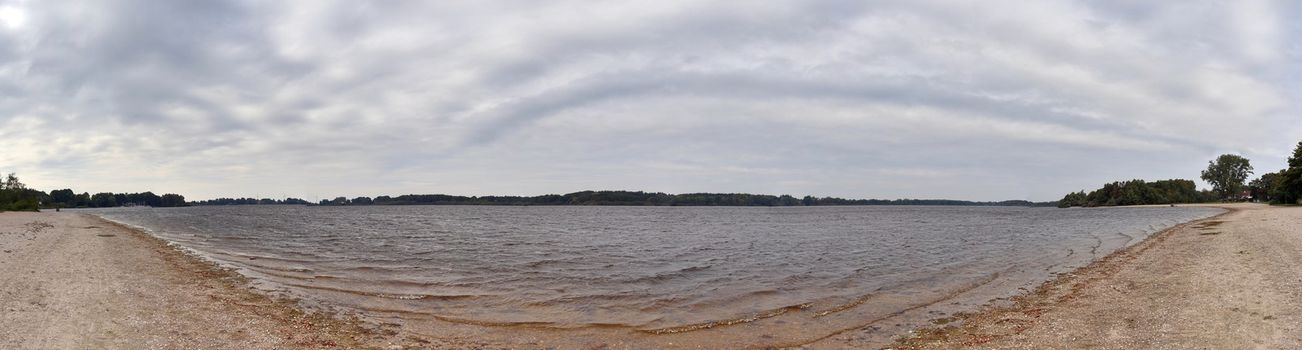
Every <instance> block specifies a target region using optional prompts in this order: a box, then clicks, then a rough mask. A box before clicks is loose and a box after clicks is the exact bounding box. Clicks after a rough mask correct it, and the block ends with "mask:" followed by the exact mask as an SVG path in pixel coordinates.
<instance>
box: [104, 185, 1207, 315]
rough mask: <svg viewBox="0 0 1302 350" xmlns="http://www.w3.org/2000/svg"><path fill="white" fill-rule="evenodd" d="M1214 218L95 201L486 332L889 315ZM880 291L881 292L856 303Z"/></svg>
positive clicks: (1026, 211)
mask: <svg viewBox="0 0 1302 350" xmlns="http://www.w3.org/2000/svg"><path fill="white" fill-rule="evenodd" d="M1219 212H1220V210H1219V209H1210V208H1184V207H1181V208H1165V207H1163V208H1120V209H1055V208H1007V207H886V206H873V207H791V208H762V207H745V208H733V207H727V208H714V207H708V208H706V207H541V206H535V207H493V206H374V207H305V206H236V207H193V208H172V209H162V208H159V209H149V208H123V209H111V210H97V211H94V213H96V214H98V215H101V216H103V217H105V218H108V219H111V220H115V221H119V222H122V223H125V224H129V225H135V226H139V227H143V228H145V229H147V230H149V231H151V232H152V233H153V234H155V235H158V236H160V237H162V238H164V239H167V240H170V241H172V242H175V243H177V244H179V245H181V246H184V247H187V248H190V249H192V250H194V251H196V252H198V253H200V254H202V255H204V256H207V257H209V258H212V259H215V260H217V261H219V262H221V263H223V264H226V265H228V266H233V267H236V268H238V269H240V270H241V271H242V272H244V273H246V274H248V275H249V276H252V277H254V278H255V279H257V280H258V281H261V282H262V283H264V284H267V285H272V286H275V287H276V288H282V289H284V290H287V291H291V292H294V293H298V294H300V295H304V296H307V297H309V298H312V299H314V300H318V301H320V302H323V303H327V304H331V305H338V306H343V307H349V308H356V309H359V310H373V311H377V312H390V313H399V314H413V315H424V316H429V317H435V318H438V319H442V320H448V321H454V322H463V323H473V324H484V325H505V324H530V325H535V326H540V327H557V328H582V327H591V326H600V327H612V326H613V327H626V328H632V329H637V330H642V331H647V332H651V333H655V332H677V331H688V330H694V329H698V328H703V327H704V326H710V325H717V324H721V323H728V322H733V320H741V321H746V320H753V319H756V318H763V317H767V316H771V315H774V314H777V313H782V312H784V311H785V310H794V309H799V310H804V311H808V312H809V313H810V315H811V316H810V317H818V316H825V315H830V314H837V313H842V312H848V311H851V310H857V309H877V310H880V311H882V312H886V313H889V312H892V311H891V310H893V309H900V308H906V307H912V306H915V305H917V304H920V303H922V301H911V300H909V299H910V298H916V299H924V298H935V297H934V296H933V295H934V294H936V293H939V292H937V291H942V290H945V291H957V292H960V293H961V292H963V291H965V290H968V289H971V288H972V287H975V286H979V285H984V284H988V283H991V282H995V281H999V282H1001V285H1005V286H1007V287H1005V288H1016V287H1018V286H1027V285H1030V284H1033V283H1036V282H1038V281H1040V280H1043V279H1045V278H1047V277H1048V276H1049V274H1050V273H1053V272H1057V271H1064V270H1066V269H1068V268H1070V267H1075V266H1080V265H1083V264H1085V263H1088V262H1089V261H1091V260H1092V259H1095V258H1097V257H1101V256H1103V255H1106V254H1108V253H1110V252H1112V251H1114V250H1116V249H1118V248H1121V247H1124V246H1126V245H1128V244H1132V243H1134V242H1137V241H1139V240H1141V239H1142V238H1143V237H1145V236H1146V235H1148V234H1150V233H1153V232H1156V231H1158V230H1161V229H1163V228H1166V227H1169V226H1172V225H1175V224H1177V223H1180V222H1184V221H1189V220H1192V219H1196V218H1202V217H1207V216H1211V215H1214V214H1216V213H1219ZM885 292H892V293H895V295H896V296H897V297H896V298H890V299H881V300H877V299H873V298H869V297H868V296H873V295H880V294H882V293H885ZM930 292H936V293H930ZM1007 292H1011V291H1007ZM929 293H930V294H929ZM945 293H949V294H946V295H952V294H953V293H950V292H945ZM945 293H941V294H945ZM915 295H916V297H914V296H915ZM928 302H930V301H928ZM857 312H864V311H863V310H859V311H857ZM711 322H715V323H711ZM820 322H830V321H820Z"/></svg>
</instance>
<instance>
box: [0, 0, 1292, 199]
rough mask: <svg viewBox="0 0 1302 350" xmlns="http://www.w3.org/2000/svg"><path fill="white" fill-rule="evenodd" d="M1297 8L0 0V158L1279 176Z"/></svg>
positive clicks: (172, 185) (683, 183) (740, 179)
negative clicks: (1253, 171) (1219, 161)
mask: <svg viewBox="0 0 1302 350" xmlns="http://www.w3.org/2000/svg"><path fill="white" fill-rule="evenodd" d="M1298 6H1299V5H1295V4H1292V3H1287V2H1271V1H1255V0H1245V1H1236V2H1222V1H1190V2H1179V3H1175V2H1172V3H1166V2H1158V3H1135V2H1132V1H1091V2H1082V1H1037V2H1030V3H1028V2H1025V1H980V2H976V1H973V2H967V1H874V2H869V3H866V2H857V1H817V0H816V1H763V2H755V3H747V4H740V3H737V2H722V1H720V2H710V1H694V2H681V3H680V2H672V1H607V2H598V3H592V2H580V1H568V2H567V1H548V2H536V1H477V2H434V3H430V2H425V1H411V2H406V1H388V2H367V1H310V2H261V1H230V2H214V1H161V0H106V1H97V2H91V3H89V4H88V3H84V2H74V1H13V0H0V170H5V171H18V172H19V173H20V175H22V176H23V177H24V178H25V179H26V180H27V182H29V184H31V185H33V186H36V187H40V188H44V189H52V188H56V187H58V188H62V187H73V188H74V189H77V190H78V191H82V190H85V191H91V192H94V191H143V190H155V191H171V192H181V193H185V194H187V195H188V196H190V197H191V198H207V197H214V196H272V197H283V196H296V197H305V198H318V197H327V196H335V195H349V196H355V195H373V194H405V193H453V194H542V193H563V192H569V191H575V190H583V189H639V190H652V191H666V192H695V191H709V192H733V191H736V192H757V193H774V194H781V193H789V194H795V195H803V194H815V195H835V196H844V197H874V198H896V197H927V198H936V197H944V198H957V199H980V200H993V199H1013V198H1017V199H1033V200H1051V199H1057V197H1059V196H1060V195H1061V194H1062V193H1064V192H1066V191H1070V190H1078V189H1081V188H1086V187H1093V186H1097V185H1098V184H1100V183H1102V182H1105V181H1112V180H1121V179H1129V178H1151V179H1156V178H1169V177H1182V178H1194V177H1196V176H1197V173H1198V170H1199V169H1200V168H1202V167H1203V166H1204V165H1205V162H1206V160H1208V159H1211V158H1212V157H1214V156H1215V155H1216V154H1219V153H1226V152H1232V153H1240V154H1243V155H1245V156H1247V157H1249V158H1250V159H1252V160H1254V161H1255V163H1256V165H1257V168H1258V169H1259V170H1263V171H1268V170H1274V169H1276V168H1279V167H1282V166H1283V157H1284V156H1285V155H1286V153H1287V152H1288V150H1290V149H1291V147H1292V145H1293V144H1295V143H1296V142H1297V141H1298V140H1299V139H1302V117H1300V116H1299V113H1298V112H1299V110H1298V106H1297V104H1296V103H1295V102H1293V101H1297V100H1298V98H1297V97H1298V91H1300V90H1299V88H1302V86H1299V81H1302V80H1299V79H1297V77H1298V75H1299V73H1302V69H1299V68H1300V67H1299V66H1298V64H1297V63H1296V62H1299V60H1298V58H1299V57H1298V56H1299V50H1300V49H1302V46H1299V45H1298V43H1297V42H1295V41H1290V38H1294V37H1298V35H1297V34H1302V28H1299V27H1298V25H1297V24H1294V23H1293V22H1290V21H1286V20H1285V19H1284V18H1282V17H1281V14H1287V13H1297V10H1302V9H1300V8H1297V7H1298ZM1259 172H1261V171H1259Z"/></svg>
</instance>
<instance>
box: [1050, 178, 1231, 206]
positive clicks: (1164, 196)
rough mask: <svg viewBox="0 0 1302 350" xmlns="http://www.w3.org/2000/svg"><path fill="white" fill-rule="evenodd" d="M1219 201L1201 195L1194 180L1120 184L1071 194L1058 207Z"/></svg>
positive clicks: (1203, 194) (1120, 182)
mask: <svg viewBox="0 0 1302 350" xmlns="http://www.w3.org/2000/svg"><path fill="white" fill-rule="evenodd" d="M1217 199H1218V197H1217V195H1216V194H1215V193H1212V192H1210V191H1201V192H1200V191H1198V189H1197V186H1196V185H1195V184H1194V182H1193V181H1192V180H1183V179H1175V180H1161V181H1153V182H1147V181H1144V180H1130V181H1118V182H1113V183H1110V184H1106V185H1103V188H1100V189H1097V190H1094V191H1090V192H1089V193H1088V194H1087V193H1085V191H1080V192H1073V193H1068V194H1067V195H1066V196H1064V197H1063V198H1062V200H1060V201H1058V207H1060V208H1067V207H1110V206H1118V205H1145V204H1180V203H1203V202H1212V201H1216V200H1217Z"/></svg>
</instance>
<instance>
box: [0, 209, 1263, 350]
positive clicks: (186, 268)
mask: <svg viewBox="0 0 1302 350" xmlns="http://www.w3.org/2000/svg"><path fill="white" fill-rule="evenodd" d="M1217 207H1220V208H1224V209H1226V210H1227V211H1226V212H1225V213H1221V214H1217V215H1215V216H1212V217H1209V218H1204V219H1199V220H1194V221H1190V222H1185V223H1181V224H1178V225H1176V226H1173V227H1171V228H1168V229H1165V230H1162V231H1159V232H1157V233H1154V234H1151V235H1149V236H1148V237H1146V238H1145V239H1143V240H1141V241H1139V242H1137V243H1134V244H1131V245H1129V246H1128V247H1126V248H1123V249H1121V250H1118V251H1116V252H1113V253H1111V254H1109V255H1106V256H1104V257H1102V258H1100V259H1098V260H1096V261H1094V262H1091V263H1089V264H1088V265H1085V266H1082V267H1079V268H1076V269H1073V270H1071V271H1070V272H1067V273H1062V274H1059V275H1057V276H1056V277H1053V278H1052V279H1050V280H1048V281H1045V282H1043V283H1041V284H1040V285H1039V287H1038V288H1035V289H1033V290H1031V291H1028V292H1024V293H1019V294H1017V295H1016V296H1013V297H1011V298H1006V299H1004V298H1001V299H1003V300H1000V299H996V300H992V301H991V302H988V303H985V304H983V305H982V306H979V307H978V308H977V310H976V311H971V312H961V313H955V314H953V315H950V316H946V317H941V318H936V317H935V316H936V315H934V314H929V315H931V316H930V317H927V319H928V320H930V322H931V324H933V325H935V326H933V327H924V328H921V329H916V330H915V332H911V333H912V334H913V336H911V337H909V338H907V339H902V340H897V341H896V343H894V344H888V346H893V347H898V348H908V349H923V348H961V347H969V346H974V345H976V346H982V347H988V346H989V344H990V343H991V341H993V339H986V338H984V336H983V335H982V333H980V332H982V331H983V329H980V328H974V327H981V326H988V323H986V322H985V320H996V321H999V320H1002V319H1003V318H997V317H1002V316H1005V315H1007V314H1010V313H1014V312H1020V313H1026V312H1032V313H1034V312H1035V311H1031V310H1035V309H1036V308H1042V307H1043V306H1044V304H1046V303H1054V302H1060V300H1056V299H1055V300H1050V299H1051V297H1053V298H1058V297H1063V298H1076V297H1075V296H1074V293H1076V290H1078V289H1080V288H1084V287H1078V285H1080V284H1081V283H1090V282H1095V281H1096V280H1098V279H1104V278H1110V277H1111V276H1112V275H1114V274H1115V273H1116V271H1115V270H1116V269H1119V268H1121V267H1124V266H1123V265H1126V264H1128V263H1129V262H1130V261H1133V260H1135V259H1136V258H1137V256H1140V255H1143V254H1144V253H1145V252H1147V251H1149V250H1151V249H1154V248H1155V247H1161V246H1162V244H1163V242H1166V241H1167V240H1168V239H1170V238H1171V237H1172V236H1174V235H1176V234H1177V233H1178V232H1185V231H1188V230H1191V229H1192V228H1191V227H1193V226H1196V225H1198V224H1199V223H1203V222H1210V221H1218V220H1220V219H1221V218H1224V217H1227V216H1232V215H1234V214H1236V213H1239V212H1241V211H1242V209H1239V208H1232V207H1223V206H1217ZM45 219H49V220H47V221H56V222H55V225H54V226H56V227H54V228H51V230H57V231H60V232H55V233H56V234H51V235H44V238H50V239H56V240H57V241H65V240H68V239H64V238H63V237H61V236H69V237H71V238H70V239H71V240H81V241H83V242H81V243H94V242H99V243H110V244H109V246H106V247H105V248H108V249H109V250H108V252H111V253H114V254H117V255H130V254H127V253H128V252H131V251H134V252H135V253H136V254H135V255H136V256H135V258H136V259H137V260H139V259H146V260H148V259H153V260H156V261H155V264H152V265H151V266H152V267H151V268H145V269H137V270H132V271H129V272H132V273H134V274H135V275H137V276H136V280H138V281H139V280H148V279H154V280H157V279H162V280H164V282H169V283H164V284H165V285H166V287H170V288H177V289H178V290H177V291H175V292H177V293H180V294H193V295H190V296H189V299H191V300H190V302H196V300H199V301H198V303H200V304H203V303H209V304H211V305H208V306H211V307H209V309H210V310H207V311H206V312H210V313H218V314H221V313H227V314H229V313H236V314H238V315H236V316H241V317H244V318H253V319H257V322H255V323H259V325H257V326H256V327H251V326H250V327H243V328H240V329H237V330H232V329H227V328H228V327H213V326H212V324H209V323H205V322H202V321H206V318H209V317H231V316H232V315H217V316H213V315H192V313H194V310H191V309H193V308H194V307H193V306H192V305H188V304H185V303H178V302H177V301H176V300H171V302H170V303H166V304H163V305H153V306H152V308H153V309H155V310H150V311H159V312H156V313H154V314H151V315H149V317H156V318H160V319H163V320H165V322H171V323H175V324H179V327H181V328H191V329H189V331H183V332H180V333H181V334H187V335H190V336H193V337H196V338H198V339H203V338H205V337H207V338H209V339H210V340H218V341H228V340H229V339H228V338H223V337H230V336H231V333H241V332H245V333H257V332H261V333H262V335H264V336H266V337H265V338H266V339H260V340H259V342H256V343H232V345H230V348H250V347H253V348H267V347H270V348H289V349H307V348H334V347H342V348H393V349H401V348H521V347H523V348H528V347H530V346H542V345H543V344H548V343H551V342H550V341H548V340H547V339H555V338H554V337H565V336H574V335H579V336H585V335H587V336H590V335H591V334H584V333H586V332H582V331H580V332H569V331H560V332H545V331H537V330H529V329H519V330H512V331H500V330H490V331H487V332H481V331H482V330H481V331H474V330H471V331H466V329H464V328H465V327H461V326H446V325H444V326H439V327H435V328H429V327H426V328H420V327H417V328H414V329H409V327H407V326H404V325H400V324H401V323H402V322H389V321H393V320H385V318H384V317H367V319H366V320H363V319H362V318H361V317H359V316H357V315H352V316H351V317H350V316H349V315H350V314H348V313H337V312H332V311H328V310H327V311H318V310H316V309H314V308H309V307H305V306H304V305H302V304H301V303H299V301H298V300H295V299H291V298H286V297H284V296H278V295H276V294H273V293H268V292H267V291H264V290H258V289H254V287H253V283H251V281H250V279H249V278H248V277H245V276H243V275H242V274H240V273H239V272H237V271H235V270H232V269H230V268H227V267H222V266H220V265H218V263H216V262H214V261H211V260H209V259H205V258H204V257H202V256H197V255H195V254H194V253H192V252H187V251H186V250H185V249H184V247H181V246H178V245H176V244H173V243H170V242H168V241H166V240H164V239H162V238H159V237H156V236H153V235H152V234H149V233H148V232H145V231H143V230H141V229H139V228H136V227H131V226H129V225H123V224H121V223H117V222H114V221H111V220H107V219H103V218H99V217H96V216H93V215H89V214H82V213H5V214H3V215H0V245H2V246H4V249H5V250H6V252H5V254H6V255H10V256H9V257H12V254H9V250H10V249H11V248H10V245H11V244H9V243H12V242H9V241H7V239H6V236H7V235H6V234H5V232H4V231H5V229H6V228H8V229H9V230H11V231H12V230H13V228H15V227H18V226H17V225H19V224H22V223H23V222H29V221H41V220H45ZM54 219H58V220H54ZM20 221H21V222H20ZM84 230H88V231H84ZM78 231H84V232H78ZM10 238H12V237H10ZM38 238H40V237H38ZM47 243H50V244H48V245H47V246H46V247H45V248H48V249H54V248H58V246H57V245H54V244H55V243H59V244H65V245H66V243H67V242H47ZM37 252H39V250H38V251H37ZM142 252H143V253H147V254H141V253H142ZM46 253H49V252H46ZM29 255H30V254H29ZM56 255H58V254H56ZM90 258H92V259H86V260H87V261H79V262H80V263H82V264H88V263H91V262H90V261H89V260H94V259H95V258H104V257H102V256H97V255H94V254H92V255H90ZM4 262H5V261H4V260H0V263H4ZM72 263H73V265H71V266H68V267H74V268H75V267H76V266H75V265H76V263H78V262H72ZM20 270H21V269H20ZM1100 271H1104V272H1106V271H1111V272H1110V273H1103V272H1100ZM32 273H35V272H34V271H33V272H32ZM0 277H3V278H5V279H8V278H14V277H18V279H20V281H19V282H23V281H21V280H22V279H24V278H26V279H28V280H30V279H32V278H36V279H43V282H44V283H45V284H52V285H58V284H60V283H66V282H67V281H65V280H59V279H56V280H53V281H49V279H50V278H43V277H30V276H24V275H22V274H5V273H3V272H0ZM65 277H66V278H75V277H77V276H65ZM66 278H65V279H66ZM1082 280H1083V282H1082ZM26 282H33V281H26ZM34 282H38V283H39V282H42V281H34ZM12 284H13V281H10V282H8V283H5V282H3V281H0V287H3V288H0V292H5V293H12V289H13V288H11V286H12ZM1064 286H1066V287H1064ZM196 287H198V288H196ZM1068 287H1070V288H1068ZM82 288H83V289H84V288H85V287H84V286H83V287H82ZM1063 288H1068V290H1067V292H1069V293H1068V294H1066V296H1063V294H1061V293H1059V292H1061V291H1062V289H1063ZM82 292H95V291H85V290H82ZM99 292H101V293H102V292H117V293H121V291H118V290H107V291H99ZM133 302H134V304H140V303H141V301H140V300H134V301H133ZM133 302H127V303H126V305H117V306H119V307H127V308H129V307H132V306H138V305H132V304H133ZM71 304H74V306H75V305H76V304H78V303H76V302H71ZM83 304H84V303H83ZM10 306H11V305H8V304H6V302H0V308H7V307H10ZM81 306H85V305H81ZM907 311H909V310H905V312H907ZM178 315H179V316H178ZM941 315H943V314H941ZM12 316H14V315H10V316H7V317H0V329H3V328H5V327H6V325H7V324H10V323H13V322H15V320H18V321H22V320H23V317H22V316H24V315H17V316H19V317H12ZM28 316H31V315H28ZM36 316H38V318H40V317H44V318H46V319H49V318H57V316H58V315H48V314H46V315H36ZM118 316H119V317H120V315H118ZM895 316H898V315H890V316H887V317H884V318H882V320H886V319H891V318H892V317H895ZM1037 317H1038V316H1037ZM113 318H114V315H112V314H111V313H110V315H108V316H106V317H104V318H103V319H100V318H95V317H92V319H91V320H90V322H108V323H112V322H114V320H113ZM878 321H880V320H878ZM1000 322H1002V321H1000ZM1012 322H1021V321H1012ZM47 323H48V322H47ZM83 323H84V322H83ZM876 323H877V322H873V323H869V324H867V326H863V327H856V328H851V329H846V330H843V331H840V332H836V333H834V334H830V335H827V336H825V337H822V338H820V339H817V340H813V341H808V342H797V343H795V344H792V343H788V344H791V345H788V346H794V347H797V348H811V349H830V348H863V347H865V346H872V347H880V346H878V345H869V344H870V343H866V342H865V340H864V339H866V338H867V337H863V334H866V333H873V332H874V331H879V329H878V328H877V327H875V326H873V325H874V324H876ZM914 324H916V323H914ZM898 326H899V325H896V327H886V328H890V329H896V330H898V329H902V330H908V329H914V327H913V326H911V325H910V326H908V327H903V328H900V327H898ZM203 328H209V329H207V330H206V332H208V333H206V334H205V333H204V332H205V331H204V330H199V329H203ZM237 328H238V327H237ZM740 328H748V327H740ZM759 330H760V329H759V328H755V329H751V330H748V331H745V332H751V331H759ZM64 331H65V332H73V333H74V334H75V331H72V330H67V329H65V330H64ZM78 331H80V330H78ZM431 331H432V332H431ZM738 331H742V330H741V329H738ZM119 332H120V333H119ZM196 332H197V334H196ZM15 333H18V334H17V335H14V334H15ZM21 333H22V331H21V330H18V331H3V330H0V346H4V345H9V346H12V347H19V348H25V347H49V346H38V345H48V343H46V342H43V341H36V342H33V341H32V339H30V338H31V336H30V335H28V336H24V335H23V334H21ZM113 333H114V334H115V336H117V337H120V338H119V339H117V340H118V341H119V344H118V345H121V344H126V345H127V346H114V345H113V344H111V343H110V344H107V345H106V344H105V343H97V342H90V343H86V342H80V343H74V344H81V345H82V346H71V347H87V346H90V345H87V344H92V345H94V346H92V347H102V348H136V347H139V346H142V345H145V344H158V343H150V342H148V341H144V340H142V339H155V338H158V336H159V335H158V334H151V333H157V331H155V330H151V329H139V328H137V329H126V330H121V329H119V330H117V332H113ZM173 333H175V332H173ZM502 333H511V334H507V335H509V336H512V337H521V338H528V339H530V340H526V341H519V342H517V341H499V340H502V339H499V338H501V336H503V334H502ZM751 334H755V335H758V334H764V333H751ZM38 335H41V336H51V334H49V332H45V333H43V334H38ZM64 336H65V337H66V336H67V334H64ZM882 336H883V334H882V333H881V332H877V333H875V334H873V337H876V338H875V339H881V337H882ZM635 337H637V338H640V339H642V340H647V338H643V337H646V335H636V336H635ZM656 338H658V339H664V340H671V339H674V338H676V337H656ZM856 339H857V340H856ZM38 340H39V339H38ZM593 340H601V341H600V343H605V344H608V345H611V346H615V347H616V348H646V347H645V346H641V345H637V344H639V342H638V341H637V340H634V339H627V338H621V337H620V336H619V335H618V334H607V335H606V336H594V337H593ZM679 340H683V339H679ZM775 340H776V339H775ZM626 341H632V342H631V343H630V342H626ZM656 342H658V341H653V342H652V343H656ZM780 343H781V341H780V340H779V344H780ZM15 344H16V345H15ZM162 344H163V345H164V347H173V346H176V345H177V343H168V342H165V343H162ZM616 344H618V345H616ZM668 344H674V343H672V342H671V343H668ZM726 344H728V343H715V344H714V345H723V346H725V347H726ZM876 344H881V343H876ZM643 345H645V344H643ZM733 345H737V347H745V346H747V345H744V344H733ZM750 346H757V345H756V344H751V345H750ZM55 347H59V346H55ZM761 347H763V346H761ZM769 347H772V346H769Z"/></svg>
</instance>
